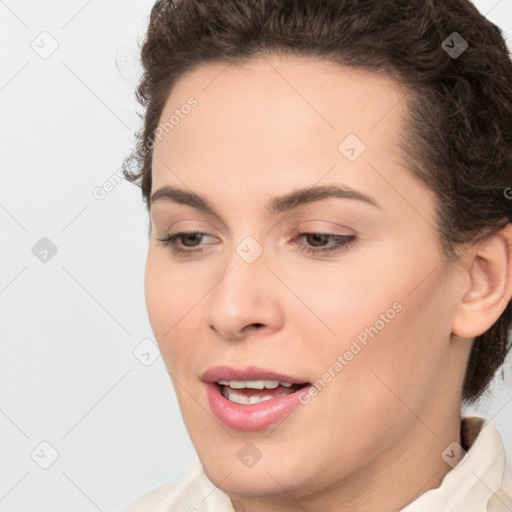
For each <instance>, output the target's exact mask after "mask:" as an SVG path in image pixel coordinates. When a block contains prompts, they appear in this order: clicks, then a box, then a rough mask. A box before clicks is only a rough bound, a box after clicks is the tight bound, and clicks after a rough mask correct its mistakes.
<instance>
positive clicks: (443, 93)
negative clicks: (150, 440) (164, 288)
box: [123, 0, 512, 403]
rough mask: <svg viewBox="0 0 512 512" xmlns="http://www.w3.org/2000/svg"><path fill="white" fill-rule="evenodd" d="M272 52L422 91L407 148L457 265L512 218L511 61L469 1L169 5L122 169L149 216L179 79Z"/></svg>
mask: <svg viewBox="0 0 512 512" xmlns="http://www.w3.org/2000/svg"><path fill="white" fill-rule="evenodd" d="M454 32H457V35H455V36H454V35H453V33H454ZM454 37H455V38H456V39H454ZM460 37H462V38H463V39H460ZM450 38H451V39H450ZM443 41H445V42H444V43H443ZM457 41H463V42H464V41H466V42H467V44H468V47H467V48H466V49H465V50H464V51H463V52H462V53H461V54H460V55H456V54H453V53H450V48H454V49H455V50H456V49H458V48H460V49H463V47H459V46H458V42H457ZM456 42H457V46H456ZM270 53H290V54H295V55H299V56H301V55H303V56H314V57H317V58H319V59H327V60H329V61H332V62H337V63H340V64H343V65H349V66H358V67H364V68H367V69H370V70H375V72H385V73H387V74H388V75H389V76H391V77H392V78H394V79H395V80H398V81H399V82H400V83H401V84H404V85H406V86H407V88H408V89H409V90H411V91H412V92H413V94H411V95H410V97H409V98H408V109H407V123H406V128H407V132H404V134H405V136H404V137H403V139H404V140H403V142H402V149H403V150H404V152H405V153H404V154H406V155H408V157H409V160H408V162H409V166H410V170H411V173H412V175H413V176H416V177H417V179H419V180H420V181H421V182H422V183H423V184H425V185H426V186H427V187H429V188H430V189H431V190H433V191H434V192H435V194H436V197H437V199H438V204H437V208H436V213H437V221H438V222H437V226H438V231H439V239H440V245H441V247H442V249H443V254H444V255H445V256H446V258H447V259H448V260H454V259H455V258H456V255H457V249H458V248H460V247H461V244H464V243H466V242H474V241H477V240H479V239H481V237H482V236H483V234H484V233H486V232H487V233H489V232H493V231H497V230H498V229H500V228H502V227H504V226H505V225H506V224H507V223H508V222H509V221H510V220H511V218H512V215H511V214H512V203H511V201H510V200H509V199H508V194H507V192H506V191H507V190H512V189H509V188H508V187H510V186H511V185H512V62H511V59H510V55H509V51H508V49H507V46H506V44H505V41H504V39H503V37H502V34H501V31H500V29H499V28H498V27H497V26H496V25H494V24H493V23H491V22H490V21H488V20H487V19H486V18H485V17H484V16H483V15H481V14H480V13H479V11H478V10H477V9H476V7H475V6H474V5H473V4H471V3H470V1H469V0H450V1H449V2H446V1H445V0H175V1H172V0H158V1H157V2H156V3H155V4H154V6H153V8H152V11H151V16H150V20H149V26H148V30H147V34H146V37H145V40H144V44H143V47H142V52H141V57H142V65H143V70H144V73H143V76H142V79H141V81H140V83H139V86H138V89H137V92H136V97H137V99H138V101H139V102H140V104H141V105H143V106H144V107H145V117H144V126H143V129H141V131H140V132H138V133H137V142H136V148H135V150H134V151H133V153H132V154H131V155H130V156H129V157H128V158H126V160H125V162H124V164H123V169H124V176H125V178H126V179H127V180H128V181H130V182H134V183H136V184H137V185H138V186H140V187H141V189H142V195H143V199H144V201H145V203H146V207H147V208H149V200H150V194H151V162H152V147H153V145H154V132H155V130H156V129H157V126H158V123H159V121H160V116H161V113H162V110H163V108H164V106H165V103H166V100H167V98H168V96H169V94H170V92H171V89H172V87H173V85H174V83H175V81H176V80H177V78H179V77H180V75H182V74H183V73H185V72H187V71H191V70H193V69H194V68H196V67H197V66H199V65H201V64H202V63H205V62H208V61H221V62H226V63H235V64H236V63H240V62H243V61H244V60H248V59H250V58H254V57H259V56H263V57H264V56H265V55H268V54H270ZM459 53H460V52H459ZM133 167H135V172H133V171H132V169H133ZM511 197H512V196H511ZM511 321H512V312H511V304H510V302H509V303H508V304H507V307H506V309H505V311H504V312H503V314H502V315H501V316H500V318H499V319H498V320H497V321H496V323H495V324H494V325H493V326H492V327H491V328H490V329H489V330H488V331H487V332H486V333H484V334H482V335H481V336H478V337H477V338H476V339H475V342H474V345H473V348H472V351H471V354H470V358H469V362H468V367H467V371H466V376H465V380H464V387H463V400H464V401H465V402H466V403H474V402H476V400H477V399H478V398H479V397H480V396H481V395H482V394H483V392H484V390H485V389H486V388H487V386H488V384H489V382H490V381H491V379H492V377H493V376H494V374H495V373H496V371H497V370H498V368H499V367H500V366H501V365H502V364H503V362H504V360H505V357H506V355H507V351H508V350H509V348H510V345H509V342H508V332H509V329H510V326H511Z"/></svg>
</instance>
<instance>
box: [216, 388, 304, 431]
mask: <svg viewBox="0 0 512 512" xmlns="http://www.w3.org/2000/svg"><path fill="white" fill-rule="evenodd" d="M308 387H309V386H305V387H304V388H302V389H300V391H298V392H297V391H296V392H295V393H290V394H289V395H285V396H279V397H276V398H272V399H271V400H264V401H263V402H258V403H257V404H237V403H235V402H231V401H230V400H228V399H227V398H225V397H224V395H222V393H221V392H220V390H219V387H218V385H217V384H215V383H206V393H207V396H208V402H209V403H210V408H211V410H212V412H213V414H214V416H215V417H216V418H217V419H218V420H219V421H220V422H221V423H223V424H224V425H226V426H227V427H230V428H234V429H236V430H243V431H246V432H248V431H253V430H263V429H265V428H268V427H270V426H272V425H274V424H276V423H279V422H280V421H282V420H283V419H284V418H285V417H286V416H288V414H290V413H291V412H292V411H293V410H294V409H296V408H297V407H298V406H299V405H303V404H302V403H301V402H300V401H299V393H301V394H302V393H303V392H304V391H307V390H308Z"/></svg>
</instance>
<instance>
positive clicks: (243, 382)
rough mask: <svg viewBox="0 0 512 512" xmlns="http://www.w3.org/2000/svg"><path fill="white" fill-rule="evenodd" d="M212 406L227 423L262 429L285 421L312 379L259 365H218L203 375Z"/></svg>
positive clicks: (245, 428) (240, 426)
mask: <svg viewBox="0 0 512 512" xmlns="http://www.w3.org/2000/svg"><path fill="white" fill-rule="evenodd" d="M202 381H203V382H204V384H205V385H206V394H207V398H208V403H209V406H210V410H211V412H212V413H213V415H214V416H215V417H216V418H217V419H218V420H219V421H220V422H222V423H223V424H224V425H226V426H228V427H231V428H234V429H237V430H244V431H254V430H262V429H265V428H268V427H270V426H271V425H274V424H276V423H278V422H280V421H282V420H283V419H284V418H285V417H286V416H287V415H289V414H290V413H291V412H292V411H293V410H294V409H296V408H297V407H299V406H300V405H301V403H302V402H301V401H300V396H299V391H300V390H302V389H303V388H306V387H309V386H311V384H310V383H309V382H306V381H305V380H303V379H301V378H298V377H292V376H290V375H285V374H281V373H276V372H274V371H270V370H265V369H261V368H257V367H254V366H252V367H249V368H245V369H239V368H233V367H227V366H218V367H214V368H210V369H209V370H207V371H206V372H205V373H204V374H203V375H202Z"/></svg>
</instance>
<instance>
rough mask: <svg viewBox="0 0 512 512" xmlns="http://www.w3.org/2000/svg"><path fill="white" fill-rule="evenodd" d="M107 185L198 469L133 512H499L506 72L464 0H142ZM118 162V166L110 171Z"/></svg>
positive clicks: (509, 104)
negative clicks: (475, 411) (136, 56)
mask: <svg viewBox="0 0 512 512" xmlns="http://www.w3.org/2000/svg"><path fill="white" fill-rule="evenodd" d="M142 63H143V66H144V75H143V78H142V81H141V84H140V86H139V89H138V98H139V100H140V101H141V103H142V104H143V105H144V106H145V108H146V115H145V120H144V129H143V131H142V132H141V133H140V134H139V138H138V144H137V148H136V151H135V152H134V154H133V155H132V157H131V158H130V159H128V161H127V162H126V177H127V178H128V179H129V180H130V181H133V182H135V183H137V184H139V185H140V186H141V189H142V193H143V197H144V200H145V201H146V204H147V207H148V212H149V215H150V219H151V232H150V243H149V251H148V258H147V266H146V276H145V293H146V303H147V308H148V313H149V318H150V321H151V326H152V329H153V332H154V334H155V337H156V340H157V342H158V344H159V347H160V351H161V353H162V356H163V358H164V361H165V364H166V367H167V369H168V371H169V374H170V376H171V378H172V382H173V384H174V387H175V390H176V394H177V397H178V402H179V406H180V410H181V412H182V415H183V419H184V422H185V424H186V427H187V430H188V432H189V434H190V437H191V440H192V442H193V444H194V446H195V448H196V451H197V454H198V456H199V457H198V459H197V460H196V461H193V462H192V463H191V465H190V467H189V469H188V470H187V472H186V474H185V475H184V476H183V477H182V478H181V479H180V480H178V481H175V482H171V483H169V484H166V485H164V486H162V487H160V488H158V489H157V490H155V491H153V492H152V493H150V494H149V495H147V496H145V497H142V498H141V499H139V500H137V501H136V502H135V503H134V504H132V505H131V506H130V507H128V509H126V510H127V511H129V512H135V511H145V512H150V511H152V510H154V511H159V512H160V511H175V510H176V511H177V510H183V511H185V510H188V511H204V510H207V511H215V512H224V511H237V512H240V511H244V512H256V511H273V512H275V511H291V510H293V511H295V510H307V511H355V510H357V511H363V510H379V511H390V512H391V511H397V510H403V511H407V512H420V511H422V512H425V511H429V512H432V511H436V512H438V511H441V510H442V511H464V512H473V511H474V512H476V511H484V510H494V511H497V510H512V501H511V500H510V498H509V497H508V496H507V495H506V493H505V492H504V490H503V488H502V487H504V475H503V473H504V465H505V454H504V451H503V446H502V444H501V441H500V438H499V435H498V433H497V431H496V429H495V427H494V426H493V425H492V423H491V422H489V421H486V420H484V419H481V418H474V417H462V418H461V404H462V403H468V404H470V403H474V402H475V401H476V400H477V399H478V398H479V397H481V396H482V394H483V393H484V391H485V390H486V388H487V386H488V384H489V382H490V380H491V379H492V377H493V376H494V374H495V373H496V371H497V370H498V369H499V367H500V366H501V365H502V364H503V361H504V358H505V356H506V354H507V350H508V348H509V344H508V342H507V333H508V331H509V328H510V321H511V308H510V299H511V296H512V226H511V225H510V220H511V218H512V203H511V202H510V200H509V197H510V194H509V192H510V190H511V189H510V188H509V187H510V185H511V183H512V123H511V122H510V119H511V118H512V63H511V61H510V58H509V56H508V53H507V49H506V46H505V43H504V40H503V38H502V36H501V34H500V31H499V30H498V29H497V28H496V27H495V26H494V25H493V24H491V23H490V22H489V21H487V20H486V19H485V18H484V17H483V16H482V15H480V14H479V12H478V11H477V10H476V8H475V7H474V6H473V5H472V4H471V3H469V2H468V1H467V0H453V1H450V2H440V1H434V0H430V1H425V0H414V1H410V0H407V1H405V0H389V1H383V0H373V1H354V0H350V1H348V0H315V1H304V0H280V1H277V0H275V1H273V0H251V1H247V0H216V1H211V2H203V1H201V0H181V1H178V2H169V1H158V2H157V3H156V4H155V6H154V8H153V10H152V13H151V19H150V23H149V28H148V32H147V36H146V40H145V42H144V46H143V48H142ZM133 164H135V166H136V169H135V172H132V171H131V170H130V168H131V167H132V165H133Z"/></svg>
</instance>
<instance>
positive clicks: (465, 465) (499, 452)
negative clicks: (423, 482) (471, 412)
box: [401, 417, 512, 512]
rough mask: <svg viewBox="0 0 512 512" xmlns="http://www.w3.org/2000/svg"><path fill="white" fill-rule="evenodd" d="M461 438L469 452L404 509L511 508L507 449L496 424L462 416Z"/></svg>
mask: <svg viewBox="0 0 512 512" xmlns="http://www.w3.org/2000/svg"><path fill="white" fill-rule="evenodd" d="M461 440H462V445H463V446H465V447H466V448H467V452H466V453H465V455H464V456H463V457H462V459H461V460H460V462H459V463H458V464H457V465H456V466H455V467H454V468H453V469H452V470H451V471H450V472H448V473H447V474H446V475H445V477H444V479H443V481H442V482H441V485H440V486H439V487H437V488H435V489H431V490H429V491H427V492H425V493H424V494H422V495H421V496H420V497H419V498H417V499H416V500H415V501H413V502H412V503H410V504H409V505H407V506H406V507H405V508H403V509H402V510H401V512H437V511H442V512H501V511H512V500H511V499H510V497H508V496H507V495H506V494H505V493H504V492H503V490H502V482H503V478H504V472H505V450H504V447H503V443H502V441H501V438H500V436H499V433H498V431H497V430H496V427H495V426H494V425H493V424H492V423H491V422H489V421H486V420H483V419H482V418H477V417H465V418H462V422H461Z"/></svg>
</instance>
